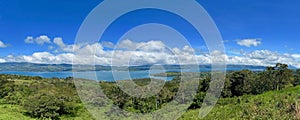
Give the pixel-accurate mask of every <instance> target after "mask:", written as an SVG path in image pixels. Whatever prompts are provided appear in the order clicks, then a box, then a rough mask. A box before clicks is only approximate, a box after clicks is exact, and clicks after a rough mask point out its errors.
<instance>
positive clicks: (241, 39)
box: [0, 0, 300, 66]
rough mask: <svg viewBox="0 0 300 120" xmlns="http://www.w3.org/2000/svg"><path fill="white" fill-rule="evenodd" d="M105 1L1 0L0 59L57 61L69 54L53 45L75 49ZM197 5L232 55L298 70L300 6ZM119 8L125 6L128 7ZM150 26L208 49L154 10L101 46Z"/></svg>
mask: <svg viewBox="0 0 300 120" xmlns="http://www.w3.org/2000/svg"><path fill="white" fill-rule="evenodd" d="M101 2H102V1H101V0H73V1H66V0H65V1H63V0H27V1H24V0H0V41H1V42H2V44H3V45H2V47H1V42H0V58H1V59H3V60H2V61H4V60H5V61H9V60H8V59H7V57H8V56H9V55H13V56H15V57H18V56H19V57H20V56H32V55H33V54H34V53H37V52H47V53H50V54H51V55H53V56H56V55H58V54H63V53H67V52H66V51H63V50H59V49H61V48H60V46H59V45H57V44H55V43H54V38H56V37H59V38H62V40H63V43H64V44H65V45H72V44H74V40H75V37H76V34H77V31H78V29H79V27H80V25H81V23H82V22H83V20H84V19H85V17H86V16H87V15H88V14H89V12H90V11H91V10H92V9H93V8H94V7H96V6H97V5H98V4H100V3H101ZM197 2H198V3H199V4H201V5H202V6H203V7H204V8H205V9H206V11H207V12H208V13H209V15H210V16H211V17H212V19H213V20H214V22H215V23H216V25H217V27H218V29H219V31H220V33H221V35H222V37H223V39H224V40H225V47H226V53H227V54H228V56H231V57H235V56H244V57H246V58H247V57H248V58H249V57H251V53H252V54H256V56H255V57H251V59H258V60H261V59H262V58H260V56H264V55H274V56H276V57H278V59H280V60H278V61H283V62H284V60H283V58H281V57H284V56H286V57H291V56H292V57H291V58H289V59H293V60H291V61H292V62H291V61H288V63H291V64H292V65H295V66H297V65H298V59H299V58H300V57H299V56H300V55H299V54H300V51H299V50H300V48H299V47H298V45H299V43H300V42H299V38H300V36H299V33H300V30H299V29H300V16H299V14H300V1H298V0H289V1H282V0H265V1H253V0H222V1H219V0H198V1H197ZM116 4H124V5H125V4H126V2H124V3H116ZM179 4H180V3H179ZM187 7H188V6H187ZM107 12H108V13H109V11H107ZM133 18H134V20H132V19H133ZM146 22H156V23H161V24H166V25H170V26H173V28H175V29H176V30H177V31H180V32H181V33H182V34H184V35H185V37H186V38H187V39H188V40H189V42H190V44H191V45H192V47H193V48H194V49H203V46H205V44H204V41H203V40H202V41H201V36H199V35H197V33H196V32H195V30H194V29H193V28H192V27H191V26H189V24H188V23H185V21H184V20H181V19H180V18H179V17H178V16H176V15H172V14H170V13H168V12H164V11H159V10H149V9H148V10H141V11H136V12H132V13H129V14H126V15H124V16H123V17H121V18H119V19H118V20H117V21H115V22H114V24H113V25H112V26H111V27H110V29H108V30H107V32H106V34H105V35H104V36H103V38H102V40H101V41H108V42H112V43H113V44H116V42H117V40H116V39H117V37H120V36H121V35H122V34H124V32H126V31H127V30H129V29H130V28H132V27H134V26H135V25H137V24H139V23H146ZM28 36H32V37H33V39H36V38H38V37H40V36H47V37H48V38H49V41H50V42H49V43H48V42H45V43H43V44H36V43H35V42H33V43H30V42H27V43H26V42H25V39H26V38H27V37H28ZM129 36H130V35H129ZM139 37H144V36H139ZM148 37H149V36H148ZM34 43H35V44H34ZM266 52H269V53H266ZM257 54H258V55H257ZM19 57H18V58H19ZM265 59H267V58H265ZM268 59H269V58H268ZM270 59H271V58H270ZM270 59H269V60H270ZM33 62H34V61H33ZM245 63H247V62H245Z"/></svg>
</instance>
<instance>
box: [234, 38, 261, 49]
mask: <svg viewBox="0 0 300 120" xmlns="http://www.w3.org/2000/svg"><path fill="white" fill-rule="evenodd" d="M237 44H238V45H240V46H245V47H251V46H254V47H256V46H258V45H260V44H261V40H260V39H244V40H238V41H237Z"/></svg>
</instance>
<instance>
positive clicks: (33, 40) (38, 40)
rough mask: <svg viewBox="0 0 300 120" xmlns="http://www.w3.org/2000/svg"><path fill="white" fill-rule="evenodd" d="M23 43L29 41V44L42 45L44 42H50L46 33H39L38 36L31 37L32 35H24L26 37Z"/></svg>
mask: <svg viewBox="0 0 300 120" xmlns="http://www.w3.org/2000/svg"><path fill="white" fill-rule="evenodd" d="M24 41H25V43H30V44H34V43H36V44H38V45H44V44H45V43H51V41H50V38H49V37H48V36H46V35H41V36H39V37H36V38H34V37H32V36H28V37H26V39H25V40H24Z"/></svg>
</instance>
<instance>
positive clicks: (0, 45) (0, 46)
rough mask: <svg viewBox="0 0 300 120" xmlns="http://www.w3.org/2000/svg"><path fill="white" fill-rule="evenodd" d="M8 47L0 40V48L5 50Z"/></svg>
mask: <svg viewBox="0 0 300 120" xmlns="http://www.w3.org/2000/svg"><path fill="white" fill-rule="evenodd" d="M7 46H8V45H7V44H5V43H3V42H2V41H1V40H0V48H6V47H7Z"/></svg>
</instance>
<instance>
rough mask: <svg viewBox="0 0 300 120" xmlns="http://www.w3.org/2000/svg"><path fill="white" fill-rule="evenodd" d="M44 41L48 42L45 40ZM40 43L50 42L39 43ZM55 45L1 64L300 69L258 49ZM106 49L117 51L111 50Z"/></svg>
mask: <svg viewBox="0 0 300 120" xmlns="http://www.w3.org/2000/svg"><path fill="white" fill-rule="evenodd" d="M38 38H40V39H37V38H35V39H33V41H34V42H35V43H37V44H42V43H50V42H51V41H50V40H49V41H48V40H47V37H38ZM41 38H43V39H44V40H41ZM29 39H31V38H29ZM36 40H40V41H48V42H37V41H36ZM245 41H246V42H245ZM249 41H250V42H249ZM253 41H254V42H253ZM240 42H241V44H244V45H245V46H257V45H259V44H260V43H259V42H257V40H243V41H240ZM53 43H54V44H55V45H56V48H57V49H56V51H57V52H47V51H44V52H35V53H33V54H32V55H19V56H13V55H8V56H7V57H5V58H2V59H0V62H30V63H46V64H49V63H51V64H61V63H67V64H97V65H145V64H196V63H198V64H212V62H213V61H218V60H220V58H222V59H224V60H225V62H226V63H227V64H238V65H263V66H269V65H274V64H276V63H286V64H289V65H292V66H295V67H297V68H300V61H299V59H300V55H299V54H281V53H278V52H273V51H269V50H255V51H251V52H244V53H243V54H242V55H240V56H229V55H225V54H220V52H219V51H214V52H212V53H202V54H195V53H194V51H195V50H194V49H193V48H191V47H190V46H184V47H183V48H176V47H175V48H169V47H167V46H166V45H165V44H164V43H163V42H162V41H155V40H152V41H148V42H134V41H132V40H123V41H120V42H119V43H118V44H116V45H114V44H113V43H110V42H101V43H93V44H76V45H75V44H73V45H67V44H65V43H64V42H63V39H62V38H54V39H53ZM105 47H109V48H115V49H112V50H107V49H105ZM221 62H222V61H221Z"/></svg>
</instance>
